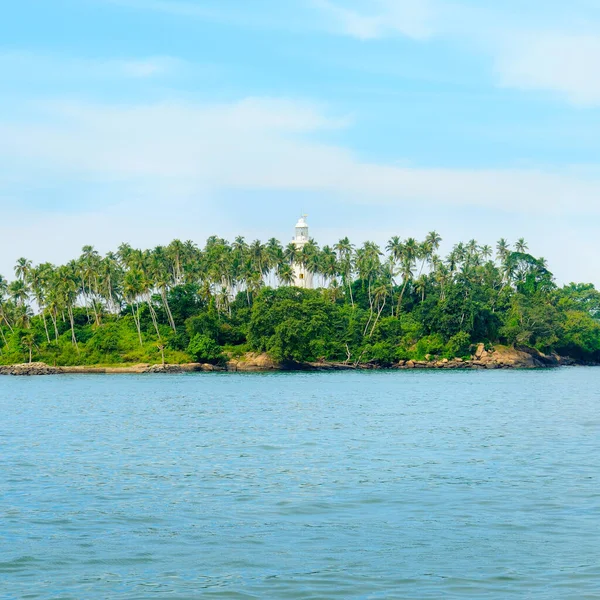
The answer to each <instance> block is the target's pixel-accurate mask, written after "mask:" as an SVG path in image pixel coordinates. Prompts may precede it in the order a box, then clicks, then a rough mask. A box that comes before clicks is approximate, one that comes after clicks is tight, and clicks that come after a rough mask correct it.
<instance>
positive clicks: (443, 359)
mask: <svg viewBox="0 0 600 600" xmlns="http://www.w3.org/2000/svg"><path fill="white" fill-rule="evenodd" d="M449 362H450V361H449V360H448V359H447V358H442V363H444V364H445V365H447V364H448V363H449Z"/></svg>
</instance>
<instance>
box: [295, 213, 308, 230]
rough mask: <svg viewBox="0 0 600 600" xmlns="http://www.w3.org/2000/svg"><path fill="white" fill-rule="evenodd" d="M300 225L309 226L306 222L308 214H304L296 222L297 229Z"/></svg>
mask: <svg viewBox="0 0 600 600" xmlns="http://www.w3.org/2000/svg"><path fill="white" fill-rule="evenodd" d="M300 227H308V223H307V222H306V215H302V216H301V217H300V218H299V219H298V222H297V223H296V229H298V228H300Z"/></svg>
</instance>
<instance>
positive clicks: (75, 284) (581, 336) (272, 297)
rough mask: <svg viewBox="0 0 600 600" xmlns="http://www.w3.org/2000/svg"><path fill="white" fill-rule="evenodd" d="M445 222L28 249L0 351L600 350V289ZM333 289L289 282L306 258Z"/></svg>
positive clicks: (123, 357) (354, 354)
mask: <svg viewBox="0 0 600 600" xmlns="http://www.w3.org/2000/svg"><path fill="white" fill-rule="evenodd" d="M440 241H441V240H440V237H439V235H438V234H437V233H435V232H432V233H430V234H429V235H428V236H427V238H426V239H425V240H424V241H423V242H420V243H419V242H417V241H416V240H415V239H412V238H410V239H407V240H400V239H399V238H397V237H394V238H392V239H391V240H390V241H389V243H388V244H387V246H386V248H385V251H383V250H382V249H381V248H380V247H378V246H377V245H376V244H374V243H372V242H366V243H365V244H363V245H362V246H361V247H359V248H355V247H354V246H353V245H352V244H351V243H350V241H349V240H348V239H347V238H345V239H342V240H340V241H339V242H338V243H337V244H335V245H334V246H333V247H329V246H324V247H323V248H319V247H318V246H317V244H316V243H315V242H314V241H313V240H311V241H310V242H309V243H308V244H306V246H304V248H303V249H302V250H298V249H297V248H296V246H294V245H293V244H289V245H288V246H287V247H285V248H284V247H282V246H281V244H280V243H279V242H278V241H277V240H275V239H271V240H269V241H268V242H267V243H266V244H261V243H260V242H259V241H255V242H253V243H252V244H247V243H246V242H245V240H244V239H243V238H241V237H240V238H237V239H236V240H235V241H234V242H233V243H231V244H230V243H228V242H227V241H226V240H223V239H220V238H217V237H211V238H209V239H208V241H207V243H206V245H205V247H204V248H203V249H199V248H198V247H197V246H196V245H195V244H193V243H192V242H185V243H182V242H180V241H178V240H176V241H174V242H172V243H171V244H169V245H168V246H166V247H160V246H159V247H157V248H155V249H154V250H146V251H142V250H137V249H134V248H131V247H130V246H129V245H126V244H123V245H121V246H120V247H119V249H118V252H116V253H109V254H107V255H106V256H100V255H99V254H98V253H97V252H96V251H95V250H94V249H93V248H92V247H91V246H86V247H84V248H83V253H82V255H81V256H80V257H79V258H78V259H77V260H74V261H71V262H70V263H68V264H66V265H62V266H58V267H56V266H54V265H51V264H49V263H44V264H40V265H37V266H34V265H32V264H31V262H30V261H28V260H26V259H23V258H22V259H19V261H18V262H17V265H16V266H15V277H14V280H13V281H12V282H8V280H6V279H4V278H3V277H1V276H0V363H3V364H10V363H19V362H27V361H32V360H40V361H44V362H47V363H49V364H59V365H70V364H116V363H137V362H150V363H160V362H172V363H178V362H188V361H200V362H212V363H221V362H223V361H225V360H227V359H228V358H229V357H232V356H240V355H242V354H244V353H245V352H248V351H255V352H268V353H269V354H270V355H271V356H272V357H273V358H275V359H279V360H292V361H318V360H333V361H345V362H351V363H357V364H358V363H362V362H373V363H378V364H382V365H386V364H390V363H392V362H394V361H396V360H398V359H402V358H423V357H426V356H427V355H431V356H445V357H453V356H465V355H468V354H469V353H470V350H471V348H472V345H473V344H474V343H479V342H484V343H487V344H497V343H503V344H510V345H516V346H518V345H527V346H532V347H535V348H537V349H539V350H541V351H544V352H551V351H556V352H558V353H561V354H566V355H570V356H573V357H575V358H578V359H582V360H589V361H598V360H600V323H599V321H598V319H599V318H600V293H599V292H597V291H596V290H595V289H594V286H593V285H591V284H571V285H568V286H565V287H562V288H558V287H557V286H556V284H555V282H554V279H553V276H552V274H551V273H550V272H549V270H548V268H547V266H546V263H545V261H544V259H539V258H535V257H534V256H532V255H531V254H529V253H528V248H527V244H526V243H525V242H524V241H523V240H519V242H517V244H516V245H515V246H514V248H511V247H509V245H508V243H507V242H506V241H505V240H500V241H499V242H498V244H497V246H496V251H495V253H494V252H493V251H492V249H491V248H490V247H489V246H480V245H479V244H478V243H477V242H476V241H474V240H472V241H470V242H469V243H467V244H458V245H456V246H455V247H454V248H453V249H452V251H451V252H450V254H449V255H448V256H447V257H446V258H445V259H442V258H440V256H438V254H437V250H438V248H439V244H440ZM294 263H300V264H302V265H304V267H305V268H306V269H307V270H309V271H311V272H312V273H313V274H314V278H315V281H316V282H317V283H318V285H319V289H316V290H305V289H300V288H296V287H291V284H292V282H293V281H294V277H293V268H292V267H293V265H294Z"/></svg>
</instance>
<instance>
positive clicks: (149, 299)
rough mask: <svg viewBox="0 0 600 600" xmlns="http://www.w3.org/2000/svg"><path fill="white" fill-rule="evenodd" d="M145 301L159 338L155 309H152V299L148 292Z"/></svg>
mask: <svg viewBox="0 0 600 600" xmlns="http://www.w3.org/2000/svg"><path fill="white" fill-rule="evenodd" d="M146 302H147V303H148V310H149V311H150V317H151V318H152V324H153V325H154V329H155V330H156V335H157V336H158V339H159V340H160V331H159V330H158V322H157V320H156V311H155V310H154V306H152V299H151V298H150V293H148V296H147V298H146Z"/></svg>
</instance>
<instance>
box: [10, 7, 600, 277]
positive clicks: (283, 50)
mask: <svg viewBox="0 0 600 600" xmlns="http://www.w3.org/2000/svg"><path fill="white" fill-rule="evenodd" d="M524 5H525V6H524ZM599 108H600V4H599V3H598V2H595V1H592V0H573V1H572V2H570V3H568V5H567V3H564V2H557V1H554V0H547V1H545V2H541V1H536V0H530V1H529V2H527V3H524V2H522V1H519V2H517V1H516V0H508V1H503V2H502V3H499V2H491V1H486V0H478V1H475V0H470V1H467V0H455V1H446V0H286V1H285V2H276V1H275V0H53V1H52V2H39V1H34V0H22V1H21V2H13V3H7V6H6V7H3V16H2V19H1V20H0V208H1V209H2V210H1V213H0V215H1V216H0V272H2V273H4V274H5V275H12V265H13V264H14V261H15V260H16V258H18V257H19V256H21V255H25V256H27V257H30V258H31V259H33V260H34V261H41V260H47V259H49V260H52V261H55V262H60V261H65V260H68V259H69V258H71V257H73V256H76V255H77V254H78V253H79V250H80V248H81V246H82V245H83V244H86V243H92V244H94V245H95V246H96V247H97V248H98V249H99V250H100V251H107V250H109V249H112V248H115V247H116V246H117V245H118V244H119V243H120V242H121V241H128V242H130V243H132V244H134V245H139V246H144V247H151V246H154V245H157V244H159V243H167V242H168V241H169V240H170V239H172V238H175V237H178V238H181V239H193V240H195V241H197V242H198V243H200V244H202V243H203V242H204V239H205V238H206V237H207V236H208V235H211V234H217V235H222V236H224V237H230V238H232V237H233V236H235V235H238V234H241V235H244V236H245V237H246V238H248V239H254V238H261V239H267V238H269V237H271V236H276V237H279V238H280V239H281V240H282V241H287V240H288V238H289V237H290V236H291V235H292V228H293V224H294V223H295V220H296V218H297V216H298V214H299V213H300V212H301V211H305V212H307V213H309V215H310V217H309V222H310V224H311V227H312V229H311V233H312V235H314V236H315V238H316V239H317V240H318V241H319V242H321V243H328V242H332V241H335V240H336V239H338V238H339V237H343V236H345V235H348V236H350V237H351V238H352V239H353V240H355V241H356V242H361V241H364V240H366V239H372V240H375V241H377V242H380V243H382V244H385V241H386V240H387V239H388V238H389V237H390V236H392V235H400V236H402V237H407V236H415V237H423V236H424V235H425V234H426V233H427V232H428V231H430V230H432V229H436V230H437V231H439V232H440V233H441V234H442V236H443V238H444V244H445V246H444V249H445V250H447V249H449V247H450V246H451V245H452V244H453V243H455V242H457V241H459V240H465V241H466V240H468V239H471V238H476V239H478V240H479V241H480V243H482V244H484V243H489V244H494V243H495V241H496V240H497V239H498V238H500V237H502V236H504V237H507V238H509V239H510V240H513V241H514V240H516V239H517V238H518V237H521V236H523V237H525V238H526V239H528V240H529V245H530V249H531V251H532V252H533V253H534V254H537V255H541V256H545V257H546V258H547V259H548V260H549V262H550V266H551V268H553V270H554V272H555V274H556V275H557V277H558V279H559V281H567V280H585V281H592V282H594V283H596V284H599V283H600V266H598V261H596V260H595V258H596V256H597V255H598V253H599V251H600V236H599V235H598V225H597V224H598V220H599V217H600V169H599V165H598V146H599V144H598V139H600V135H599V134H600V126H599V116H600V110H599Z"/></svg>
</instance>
